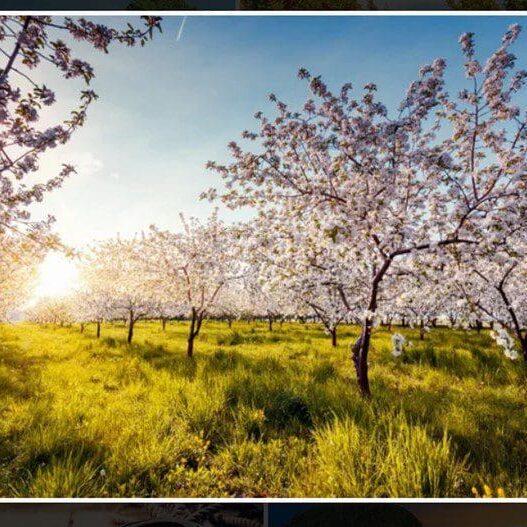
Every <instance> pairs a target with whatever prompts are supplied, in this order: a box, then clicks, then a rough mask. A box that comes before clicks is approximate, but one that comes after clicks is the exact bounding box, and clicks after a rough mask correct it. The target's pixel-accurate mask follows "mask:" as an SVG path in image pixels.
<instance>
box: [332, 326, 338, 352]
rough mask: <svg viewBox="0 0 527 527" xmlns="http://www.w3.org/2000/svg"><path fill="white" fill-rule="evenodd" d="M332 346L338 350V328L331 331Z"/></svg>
mask: <svg viewBox="0 0 527 527" xmlns="http://www.w3.org/2000/svg"><path fill="white" fill-rule="evenodd" d="M331 345H332V346H333V347H334V348H336V347H337V328H333V329H332V330H331Z"/></svg>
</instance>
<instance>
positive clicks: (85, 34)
mask: <svg viewBox="0 0 527 527" xmlns="http://www.w3.org/2000/svg"><path fill="white" fill-rule="evenodd" d="M142 18H143V22H144V28H134V27H132V26H131V25H129V26H128V27H127V28H126V29H124V30H119V29H115V28H112V27H109V26H106V25H103V24H100V23H95V22H92V21H90V20H87V19H85V18H71V17H51V16H32V15H27V16H8V15H3V16H0V52H1V54H2V56H3V57H4V64H1V65H0V233H5V232H8V231H9V232H11V233H18V234H19V235H21V236H28V237H29V238H30V239H32V240H35V241H38V242H39V243H42V244H44V245H53V246H57V243H58V240H57V238H56V236H53V235H52V234H51V233H50V231H49V228H50V225H51V223H52V222H53V220H54V218H53V217H51V216H50V217H48V218H47V219H46V220H43V221H35V220H32V219H31V215H30V206H31V204H33V203H35V202H40V201H42V200H43V199H44V196H45V194H46V193H47V192H49V191H52V190H53V189H56V188H57V187H60V186H61V185H62V183H63V182H64V180H65V178H67V177H68V176H69V175H71V174H72V173H73V172H74V171H75V169H74V167H73V166H72V165H70V164H66V165H63V167H62V169H61V170H60V172H59V173H58V174H56V175H55V176H53V177H50V178H46V179H44V180H42V178H40V181H39V180H38V179H37V181H36V182H35V180H34V179H33V180H32V178H31V175H33V174H38V173H39V159H40V157H41V156H42V154H44V153H45V152H47V151H49V150H51V149H53V148H55V147H57V146H59V145H63V144H65V143H67V142H68V141H69V140H70V139H71V137H72V135H73V133H74V132H75V131H76V130H78V129H79V128H80V127H81V126H83V125H84V123H85V121H86V116H87V110H88V107H89V106H90V104H91V103H92V102H93V101H94V100H95V99H96V98H97V95H96V93H95V92H94V91H93V90H92V89H91V88H90V87H89V85H90V82H91V81H92V79H93V78H94V76H95V72H94V70H93V67H92V66H91V65H90V64H89V63H88V62H86V61H85V60H83V59H81V58H78V57H76V56H75V55H74V53H73V50H72V44H71V42H73V41H82V42H85V43H88V44H89V45H91V46H92V47H93V48H94V49H96V50H100V51H101V52H104V53H108V52H109V49H110V46H111V44H112V43H114V42H115V43H121V44H123V45H125V46H134V45H136V44H140V45H144V44H145V43H146V42H147V41H148V40H149V39H151V38H152V36H153V33H154V30H156V29H160V20H161V19H160V18H159V17H142ZM45 65H51V66H52V67H54V68H55V69H56V71H57V73H58V75H59V76H60V77H62V78H63V79H68V80H75V79H80V81H81V82H82V83H83V84H84V88H83V89H82V90H81V91H80V95H79V103H78V106H77V107H76V108H75V109H73V110H72V111H71V114H70V116H69V117H68V118H66V119H65V120H64V121H62V122H57V123H55V124H51V125H45V124H41V123H42V122H49V119H50V116H51V117H53V114H52V113H51V112H52V109H51V108H52V107H53V106H54V105H55V104H56V100H57V96H56V92H55V91H54V90H53V89H52V88H50V87H49V86H47V85H45V84H43V83H42V81H41V77H42V76H41V74H39V72H40V71H41V70H43V66H45Z"/></svg>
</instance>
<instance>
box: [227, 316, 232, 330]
mask: <svg viewBox="0 0 527 527" xmlns="http://www.w3.org/2000/svg"><path fill="white" fill-rule="evenodd" d="M227 322H228V323H229V328H232V319H231V318H229V320H228V321H227Z"/></svg>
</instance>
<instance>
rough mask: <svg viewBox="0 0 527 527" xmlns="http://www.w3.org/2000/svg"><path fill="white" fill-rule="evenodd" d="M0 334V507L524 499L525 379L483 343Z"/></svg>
mask: <svg viewBox="0 0 527 527" xmlns="http://www.w3.org/2000/svg"><path fill="white" fill-rule="evenodd" d="M397 331H401V332H402V333H403V334H404V335H405V336H406V337H407V338H408V339H410V340H411V341H412V342H413V346H412V347H409V348H408V349H406V351H405V352H404V354H403V355H402V356H401V357H398V358H395V357H393V356H392V355H391V347H392V345H391V340H390V335H391V334H390V332H389V331H388V330H387V329H386V328H379V329H378V330H376V332H375V333H374V337H373V342H372V359H371V385H372V393H373V398H372V400H371V401H367V400H364V399H363V398H361V397H360V395H359V393H358V390H357V387H356V382H355V374H354V371H353V368H352V365H351V361H350V359H349V350H348V346H349V343H350V342H351V341H352V340H354V339H355V338H356V337H357V335H358V332H359V329H358V328H356V327H353V326H346V327H341V328H339V343H338V346H337V348H332V346H331V342H330V339H329V338H328V337H327V336H326V335H325V334H324V333H323V331H322V329H321V326H320V325H318V324H312V323H310V324H301V323H284V324H283V326H281V327H280V326H279V325H278V324H276V325H275V327H274V330H273V331H272V332H270V331H269V330H268V327H267V324H265V323H257V322H251V323H247V322H243V321H239V322H235V323H234V324H233V325H232V328H229V327H228V325H227V323H225V322H214V321H206V322H205V323H204V326H203V329H202V332H201V334H200V336H199V337H198V338H197V341H196V349H195V357H194V358H193V359H188V358H187V357H186V333H187V323H184V322H174V321H171V322H169V323H168V324H167V326H166V330H165V331H163V330H162V327H161V324H160V323H159V322H156V321H148V322H146V321H144V322H139V323H138V324H137V326H136V333H135V337H134V339H135V340H134V343H133V344H131V345H129V344H127V343H126V340H125V339H126V329H125V327H124V326H123V325H122V324H119V323H114V324H104V325H103V328H102V336H101V338H100V339H96V338H95V326H93V325H87V326H86V328H85V330H84V332H83V333H80V331H79V326H78V325H75V326H71V327H58V326H52V325H48V326H39V325H34V324H29V323H20V324H15V325H1V326H0V412H1V414H0V415H1V420H0V495H1V496H2V497H63V496H85V497H105V496H108V497H119V496H121V497H123V496H126V497H133V496H137V497H191V496H195V497H204V496H214V497H219V496H236V497H249V496H250V497H267V496H279V497H288V496H291V497H332V496H335V497H342V496H352V497H362V496H379V497H384V496H390V497H428V496H466V497H473V496H502V495H504V496H527V475H526V474H527V412H526V407H525V400H526V396H527V390H526V371H525V366H524V365H523V364H521V363H520V361H516V362H513V361H510V360H508V359H506V358H505V357H504V356H503V353H502V352H501V351H500V350H499V349H498V348H497V347H496V345H495V344H494V342H493V340H492V339H491V338H490V336H489V335H488V333H487V332H486V331H482V332H481V333H477V332H475V331H471V332H465V331H461V330H459V331H457V330H451V329H447V328H435V329H432V330H431V331H430V332H429V333H428V334H427V335H426V338H425V340H424V341H420V340H419V335H418V330H413V329H408V328H406V329H401V328H398V329H397Z"/></svg>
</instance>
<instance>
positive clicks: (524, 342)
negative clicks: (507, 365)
mask: <svg viewBox="0 0 527 527" xmlns="http://www.w3.org/2000/svg"><path fill="white" fill-rule="evenodd" d="M520 344H521V347H522V353H523V360H524V362H525V363H526V364H527V335H525V337H522V338H521V339H520Z"/></svg>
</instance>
